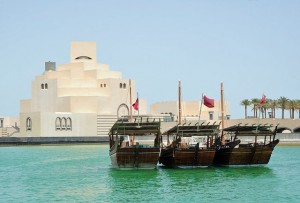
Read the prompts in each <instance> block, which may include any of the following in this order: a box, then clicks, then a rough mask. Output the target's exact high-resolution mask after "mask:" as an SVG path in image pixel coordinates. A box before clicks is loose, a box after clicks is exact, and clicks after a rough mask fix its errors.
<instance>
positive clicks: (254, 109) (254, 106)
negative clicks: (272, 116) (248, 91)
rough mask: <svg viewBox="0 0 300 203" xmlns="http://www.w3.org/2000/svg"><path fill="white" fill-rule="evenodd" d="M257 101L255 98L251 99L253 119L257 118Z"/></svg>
mask: <svg viewBox="0 0 300 203" xmlns="http://www.w3.org/2000/svg"><path fill="white" fill-rule="evenodd" d="M259 101H260V100H259V99H257V98H253V99H251V104H252V105H253V114H254V118H257V109H258V106H259Z"/></svg>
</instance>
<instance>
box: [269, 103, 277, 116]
mask: <svg viewBox="0 0 300 203" xmlns="http://www.w3.org/2000/svg"><path fill="white" fill-rule="evenodd" d="M268 103H269V107H270V109H271V112H272V118H275V117H276V116H275V110H276V109H277V105H278V104H277V101H276V100H275V99H270V100H269V102H268Z"/></svg>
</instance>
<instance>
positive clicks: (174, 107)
mask: <svg viewBox="0 0 300 203" xmlns="http://www.w3.org/2000/svg"><path fill="white" fill-rule="evenodd" d="M224 103H225V104H224V116H225V118H224V119H226V120H229V119H230V114H229V105H228V103H227V102H224ZM181 108H182V113H181V115H182V116H181V118H182V121H183V122H184V121H197V120H199V115H200V120H201V121H204V120H206V121H221V120H222V118H221V116H222V115H221V102H220V101H217V100H215V101H214V107H213V108H208V107H206V106H205V105H202V107H201V102H200V101H185V102H182V103H181ZM200 108H201V114H200ZM178 109H179V106H178V102H176V101H170V102H157V103H154V104H151V106H150V113H151V114H162V115H163V114H164V115H166V114H170V115H172V116H173V118H174V121H178V115H179V110H178Z"/></svg>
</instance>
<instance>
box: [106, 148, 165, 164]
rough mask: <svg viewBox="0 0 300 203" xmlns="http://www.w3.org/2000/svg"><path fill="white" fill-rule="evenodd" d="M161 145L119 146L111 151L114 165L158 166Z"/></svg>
mask: <svg viewBox="0 0 300 203" xmlns="http://www.w3.org/2000/svg"><path fill="white" fill-rule="evenodd" d="M159 152H160V149H159V147H152V148H138V147H136V148H135V147H128V148H118V149H117V150H116V151H111V152H110V158H111V163H112V167H115V168H140V169H154V168H156V165H157V162H158V158H159Z"/></svg>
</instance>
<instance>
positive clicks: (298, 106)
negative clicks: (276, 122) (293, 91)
mask: <svg viewBox="0 0 300 203" xmlns="http://www.w3.org/2000/svg"><path fill="white" fill-rule="evenodd" d="M295 102H296V110H298V114H299V115H298V116H299V117H298V118H300V100H299V99H296V100H295Z"/></svg>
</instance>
